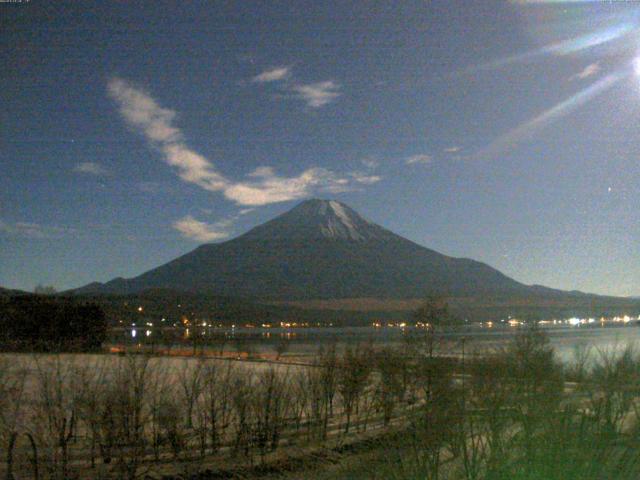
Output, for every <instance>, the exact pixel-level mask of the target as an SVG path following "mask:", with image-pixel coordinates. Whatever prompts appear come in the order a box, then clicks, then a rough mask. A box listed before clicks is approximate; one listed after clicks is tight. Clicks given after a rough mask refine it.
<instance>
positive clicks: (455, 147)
mask: <svg viewBox="0 0 640 480" xmlns="http://www.w3.org/2000/svg"><path fill="white" fill-rule="evenodd" d="M460 150H462V147H460V146H458V145H452V146H450V147H447V148H445V149H444V151H445V152H446V153H457V152H459V151H460Z"/></svg>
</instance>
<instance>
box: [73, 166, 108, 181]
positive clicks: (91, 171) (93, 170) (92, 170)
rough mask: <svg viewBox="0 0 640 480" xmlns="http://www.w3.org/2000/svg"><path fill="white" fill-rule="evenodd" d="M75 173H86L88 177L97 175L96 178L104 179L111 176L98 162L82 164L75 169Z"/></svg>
mask: <svg viewBox="0 0 640 480" xmlns="http://www.w3.org/2000/svg"><path fill="white" fill-rule="evenodd" d="M73 171H74V172H76V173H86V174H88V175H95V176H96V177H104V176H105V175H108V174H109V171H108V170H107V169H106V168H104V167H103V166H102V165H100V164H99V163H96V162H81V163H78V164H76V165H75V166H74V167H73Z"/></svg>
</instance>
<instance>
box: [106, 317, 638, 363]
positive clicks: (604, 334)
mask: <svg viewBox="0 0 640 480" xmlns="http://www.w3.org/2000/svg"><path fill="white" fill-rule="evenodd" d="M206 330H207V331H206V333H205V332H202V333H203V336H200V335H198V338H199V339H198V342H202V344H203V346H204V345H206V344H207V343H208V340H207V338H213V337H215V336H216V335H217V336H219V337H220V336H222V337H224V338H225V339H226V340H224V342H225V343H226V344H227V346H226V348H225V350H230V349H233V342H234V341H235V340H236V339H238V338H244V339H245V340H247V341H249V342H251V343H253V344H254V347H256V348H257V349H258V350H270V349H271V348H272V347H273V345H275V344H277V342H282V341H286V342H287V343H288V344H289V347H288V349H289V351H290V352H298V353H305V354H311V353H313V352H315V351H316V350H317V348H318V347H319V346H320V345H322V344H326V343H332V342H336V343H338V344H348V343H358V342H372V343H374V344H376V345H400V344H402V343H404V337H405V336H406V335H407V333H408V332H411V329H400V328H382V329H381V328H374V327H333V328H313V327H310V328H297V329H287V328H271V329H268V330H263V329H259V328H258V329H242V328H235V329H230V328H229V329H218V328H216V329H212V330H209V329H206ZM517 331H518V328H509V327H506V328H494V329H487V328H483V329H480V328H464V329H456V330H450V331H446V332H444V333H442V334H441V338H442V339H443V346H442V351H443V352H446V353H448V354H451V355H459V354H460V353H461V346H462V341H463V340H464V344H465V351H466V353H468V354H473V352H477V353H483V352H486V351H488V350H491V349H494V348H500V347H503V346H505V345H506V344H507V343H508V341H509V340H510V339H512V338H513V336H514V335H515V334H516V332H517ZM545 331H546V332H547V333H548V335H549V340H550V343H551V345H552V346H553V347H554V349H555V351H556V354H557V356H558V358H559V359H560V360H562V361H571V360H572V359H573V358H574V355H575V351H576V349H577V348H580V347H588V348H590V350H591V355H592V357H597V356H598V354H599V352H604V353H614V352H621V351H622V350H623V349H624V348H626V347H627V346H628V345H636V346H638V347H640V326H639V325H638V324H636V323H632V324H628V325H624V326H607V327H600V326H595V327H592V326H576V327H552V328H546V329H545ZM134 332H135V333H134ZM143 332H144V334H145V335H144V337H143V336H141V335H136V333H138V334H139V333H140V332H139V331H137V332H136V329H135V328H133V329H128V330H126V331H125V332H124V333H125V335H124V336H125V337H129V339H130V340H131V341H133V342H140V341H143V342H145V343H150V342H156V341H158V342H159V341H160V338H159V334H158V332H156V331H154V330H150V329H149V330H144V331H143ZM180 332H182V341H184V342H188V341H189V340H190V339H191V340H193V336H192V335H190V334H191V332H189V333H187V334H186V336H185V335H184V334H185V333H186V332H184V331H182V330H180V331H177V332H176V333H180ZM199 333H200V332H199ZM145 337H146V338H145ZM178 337H180V335H178ZM120 338H122V337H120ZM211 341H212V342H215V340H213V339H212V340H211ZM114 343H118V342H114ZM205 348H206V347H205Z"/></svg>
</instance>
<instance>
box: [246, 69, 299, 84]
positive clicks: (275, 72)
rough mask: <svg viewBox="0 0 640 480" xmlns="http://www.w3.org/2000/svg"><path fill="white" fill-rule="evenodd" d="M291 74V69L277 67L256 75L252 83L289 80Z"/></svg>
mask: <svg viewBox="0 0 640 480" xmlns="http://www.w3.org/2000/svg"><path fill="white" fill-rule="evenodd" d="M290 74H291V69H290V68H289V67H276V68H271V69H269V70H265V71H264V72H262V73H261V74H260V75H256V76H255V77H253V78H252V79H251V81H252V82H254V83H266V82H277V81H279V80H285V79H287V78H288V77H289V75H290Z"/></svg>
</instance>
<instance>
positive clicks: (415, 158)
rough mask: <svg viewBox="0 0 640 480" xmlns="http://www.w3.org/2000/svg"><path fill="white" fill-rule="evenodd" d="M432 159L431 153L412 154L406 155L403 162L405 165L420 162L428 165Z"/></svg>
mask: <svg viewBox="0 0 640 480" xmlns="http://www.w3.org/2000/svg"><path fill="white" fill-rule="evenodd" d="M432 161H433V157H432V156H431V155H427V154H424V153H423V154H420V155H412V156H410V157H408V158H407V159H406V160H405V163H406V164H407V165H416V164H422V165H428V164H430V163H431V162H432Z"/></svg>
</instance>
